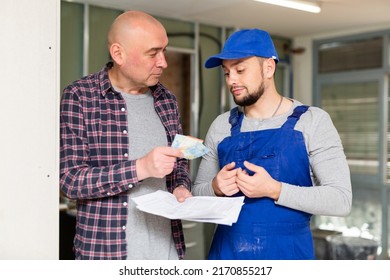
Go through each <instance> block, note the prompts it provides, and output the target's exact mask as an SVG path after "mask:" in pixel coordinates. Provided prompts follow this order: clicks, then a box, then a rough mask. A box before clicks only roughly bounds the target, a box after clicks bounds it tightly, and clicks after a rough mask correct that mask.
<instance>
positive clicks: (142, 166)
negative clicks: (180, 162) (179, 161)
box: [136, 147, 183, 181]
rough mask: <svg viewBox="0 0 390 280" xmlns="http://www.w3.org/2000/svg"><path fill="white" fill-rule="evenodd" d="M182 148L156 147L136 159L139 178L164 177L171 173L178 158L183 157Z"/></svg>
mask: <svg viewBox="0 0 390 280" xmlns="http://www.w3.org/2000/svg"><path fill="white" fill-rule="evenodd" d="M182 156H183V154H182V152H181V151H180V150H178V149H174V148H171V147H156V148H154V149H153V150H151V151H150V152H149V153H147V154H146V155H145V156H143V157H142V158H139V159H137V161H136V170H137V177H138V180H139V181H141V180H143V179H146V178H149V177H155V178H163V177H164V176H166V175H168V174H170V173H171V172H172V171H173V168H174V166H175V163H176V158H178V157H179V158H180V157H182Z"/></svg>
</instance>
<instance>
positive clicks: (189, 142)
mask: <svg viewBox="0 0 390 280" xmlns="http://www.w3.org/2000/svg"><path fill="white" fill-rule="evenodd" d="M172 148H175V149H180V150H181V151H182V153H183V157H184V158H186V159H195V158H198V157H201V156H203V155H204V154H206V153H208V152H209V149H208V148H207V147H206V146H205V145H203V140H201V139H198V138H195V137H192V136H186V135H181V134H176V136H175V139H173V142H172Z"/></svg>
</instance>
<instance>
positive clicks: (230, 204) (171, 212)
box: [132, 190, 244, 225]
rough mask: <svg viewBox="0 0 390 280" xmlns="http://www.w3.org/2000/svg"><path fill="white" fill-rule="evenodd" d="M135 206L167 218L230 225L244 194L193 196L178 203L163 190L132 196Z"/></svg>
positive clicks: (237, 214)
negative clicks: (236, 195) (232, 195)
mask: <svg viewBox="0 0 390 280" xmlns="http://www.w3.org/2000/svg"><path fill="white" fill-rule="evenodd" d="M132 200H133V201H134V203H135V204H136V205H137V206H136V207H137V208H138V209H139V210H141V211H144V212H147V213H150V214H154V215H159V216H163V217H165V218H169V219H181V220H188V221H196V222H203V223H215V224H223V225H232V224H233V223H235V222H237V219H238V216H239V214H240V211H241V207H242V205H243V204H244V196H240V197H213V196H194V197H189V198H187V199H186V200H185V201H184V202H182V203H180V202H178V201H177V200H176V197H175V196H174V195H173V194H171V193H169V192H165V191H161V190H158V191H156V192H154V193H150V194H147V195H142V196H139V197H133V198H132Z"/></svg>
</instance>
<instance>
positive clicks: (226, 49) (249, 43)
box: [204, 29, 279, 68]
mask: <svg viewBox="0 0 390 280" xmlns="http://www.w3.org/2000/svg"><path fill="white" fill-rule="evenodd" d="M251 56H260V57H265V58H273V59H274V60H275V62H276V63H278V62H279V58H278V53H277V52H276V49H275V46H274V43H273V42H272V39H271V36H270V35H269V34H268V32H266V31H264V30H260V29H242V30H239V31H236V32H234V33H233V34H232V35H230V37H229V38H228V39H227V40H226V42H225V45H224V46H223V49H222V52H221V53H219V54H216V55H213V56H210V57H209V58H208V59H207V60H206V62H205V64H204V65H205V67H206V68H213V67H217V66H220V65H221V64H222V60H223V59H240V58H246V57H251Z"/></svg>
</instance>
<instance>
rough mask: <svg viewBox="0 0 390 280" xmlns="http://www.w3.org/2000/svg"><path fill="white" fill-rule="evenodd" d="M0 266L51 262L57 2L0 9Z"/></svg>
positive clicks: (5, 4) (7, 4)
mask: <svg viewBox="0 0 390 280" xmlns="http://www.w3.org/2000/svg"><path fill="white" fill-rule="evenodd" d="M0 34H1V39H0V40H1V44H0V62H1V65H0V85H1V89H0V190H1V194H0V259H58V251H59V250H58V244H59V242H58V239H59V238H58V236H59V231H58V227H59V222H58V196H59V191H58V177H59V175H58V144H59V140H58V139H59V136H58V130H59V121H58V110H59V105H58V104H59V52H60V50H59V46H60V45H59V38H60V35H59V34H60V0H39V1H31V0H18V1H2V3H1V8H0Z"/></svg>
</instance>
